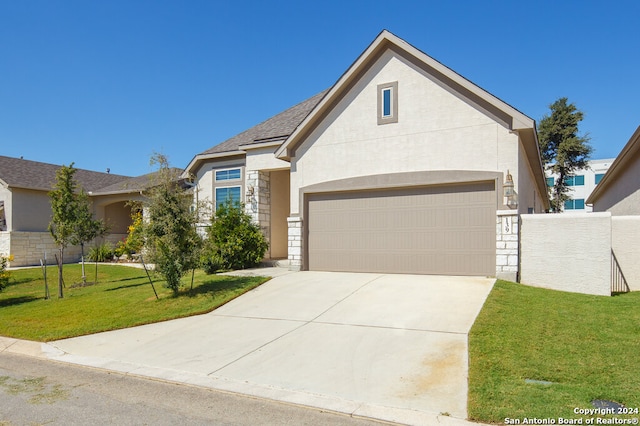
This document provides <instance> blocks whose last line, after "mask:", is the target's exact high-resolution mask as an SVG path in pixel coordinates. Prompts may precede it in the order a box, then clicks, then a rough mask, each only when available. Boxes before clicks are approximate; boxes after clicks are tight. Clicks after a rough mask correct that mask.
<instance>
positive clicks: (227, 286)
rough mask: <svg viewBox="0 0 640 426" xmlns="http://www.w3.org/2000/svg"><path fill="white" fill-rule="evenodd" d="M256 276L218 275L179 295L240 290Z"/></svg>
mask: <svg viewBox="0 0 640 426" xmlns="http://www.w3.org/2000/svg"><path fill="white" fill-rule="evenodd" d="M254 279H255V277H224V278H222V277H218V278H217V279H215V280H209V281H204V282H203V283H201V284H199V285H198V286H197V287H194V288H193V289H191V288H186V289H184V290H181V291H180V292H179V293H178V297H182V296H186V297H195V296H198V295H201V294H205V295H206V294H208V295H214V294H216V293H218V292H227V291H233V290H239V289H242V288H244V287H246V286H247V285H248V284H249V283H250V282H251V281H253V280H254Z"/></svg>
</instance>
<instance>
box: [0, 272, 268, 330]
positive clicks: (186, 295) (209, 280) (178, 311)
mask: <svg viewBox="0 0 640 426" xmlns="http://www.w3.org/2000/svg"><path fill="white" fill-rule="evenodd" d="M94 272H95V267H94V265H87V280H88V281H94V279H95V277H94ZM151 277H152V279H153V281H154V286H155V288H156V291H157V292H158V295H159V297H160V299H159V300H156V297H155V294H154V292H153V289H152V287H151V284H149V280H148V278H147V276H146V274H145V271H144V270H142V269H136V268H131V267H126V266H119V265H109V264H106V265H100V266H99V267H98V284H96V285H90V286H85V287H75V286H74V285H73V284H74V283H80V282H81V270H80V265H65V266H64V280H65V284H66V288H65V289H64V298H62V299H58V291H57V283H58V281H57V269H56V268H55V267H49V268H48V269H47V280H48V282H49V290H50V293H51V298H50V299H49V300H45V299H44V295H45V286H44V279H43V275H42V269H41V268H33V269H19V270H14V271H11V280H10V282H9V285H8V286H7V288H5V290H4V291H3V292H1V293H0V335H2V336H7V337H15V338H19V339H27V340H35V341H43V342H46V341H51V340H57V339H63V338H67V337H75V336H81V335H85V334H91V333H97V332H100V331H107V330H115V329H120V328H126V327H131V326H135V325H141V324H148V323H154V322H158V321H165V320H170V319H175V318H181V317H186V316H190V315H197V314H201V313H206V312H210V311H212V310H214V309H215V308H217V307H218V306H221V305H223V304H225V303H226V302H228V301H229V300H232V299H234V298H235V297H237V296H239V295H241V294H242V293H244V292H246V291H248V290H251V289H252V288H255V287H257V286H258V285H260V284H262V283H263V282H265V281H267V280H268V278H265V277H232V276H218V275H206V274H205V273H204V272H202V271H196V274H195V280H194V285H193V290H191V289H190V287H191V274H187V276H186V277H184V279H183V283H184V286H183V290H181V292H180V294H179V295H178V296H177V297H174V296H173V292H172V291H171V290H170V289H168V288H166V287H165V286H164V281H161V280H160V277H158V276H154V275H153V274H152V275H151Z"/></svg>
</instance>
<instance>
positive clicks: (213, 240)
mask: <svg viewBox="0 0 640 426" xmlns="http://www.w3.org/2000/svg"><path fill="white" fill-rule="evenodd" d="M207 236H208V238H207V242H206V245H205V249H204V254H203V259H202V264H203V267H204V268H205V271H207V270H209V271H211V272H208V273H213V272H215V271H217V270H219V269H245V268H250V267H253V266H256V265H257V264H258V263H260V261H261V260H262V259H263V258H264V254H265V253H266V251H267V248H268V247H269V245H268V243H267V241H266V240H265V238H264V235H262V232H261V231H260V228H259V227H258V225H256V224H254V223H252V222H251V216H249V215H248V214H247V213H245V212H244V210H243V206H242V205H240V204H237V203H233V202H232V201H231V200H228V201H227V202H226V203H224V204H222V205H220V206H218V208H217V210H216V213H215V215H214V218H213V219H212V222H211V225H210V226H209V227H208V228H207Z"/></svg>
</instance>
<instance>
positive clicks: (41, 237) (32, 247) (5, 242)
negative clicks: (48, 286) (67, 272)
mask: <svg viewBox="0 0 640 426" xmlns="http://www.w3.org/2000/svg"><path fill="white" fill-rule="evenodd" d="M122 238H126V234H111V235H109V236H107V237H106V238H105V240H107V241H110V242H111V243H112V244H113V245H114V246H115V243H116V242H117V241H119V240H121V239H122ZM91 246H92V243H88V244H85V251H88V250H89V247H91ZM45 252H46V257H47V264H48V265H53V264H55V263H56V260H55V255H56V254H57V253H58V246H57V245H56V243H55V242H54V241H53V238H51V234H49V233H48V232H19V231H12V232H0V254H3V255H13V261H12V262H10V264H9V266H11V267H16V266H35V265H40V259H43V258H44V255H45ZM85 256H86V253H85ZM80 257H81V256H80V246H69V247H67V248H66V249H65V251H64V261H65V263H70V262H78V261H80Z"/></svg>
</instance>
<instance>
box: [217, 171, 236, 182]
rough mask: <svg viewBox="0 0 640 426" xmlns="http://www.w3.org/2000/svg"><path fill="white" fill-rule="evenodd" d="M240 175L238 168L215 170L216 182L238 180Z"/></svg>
mask: <svg viewBox="0 0 640 426" xmlns="http://www.w3.org/2000/svg"><path fill="white" fill-rule="evenodd" d="M241 176H242V173H241V171H240V168H235V169H222V170H216V182H221V181H226V180H239V179H240V177H241Z"/></svg>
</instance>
